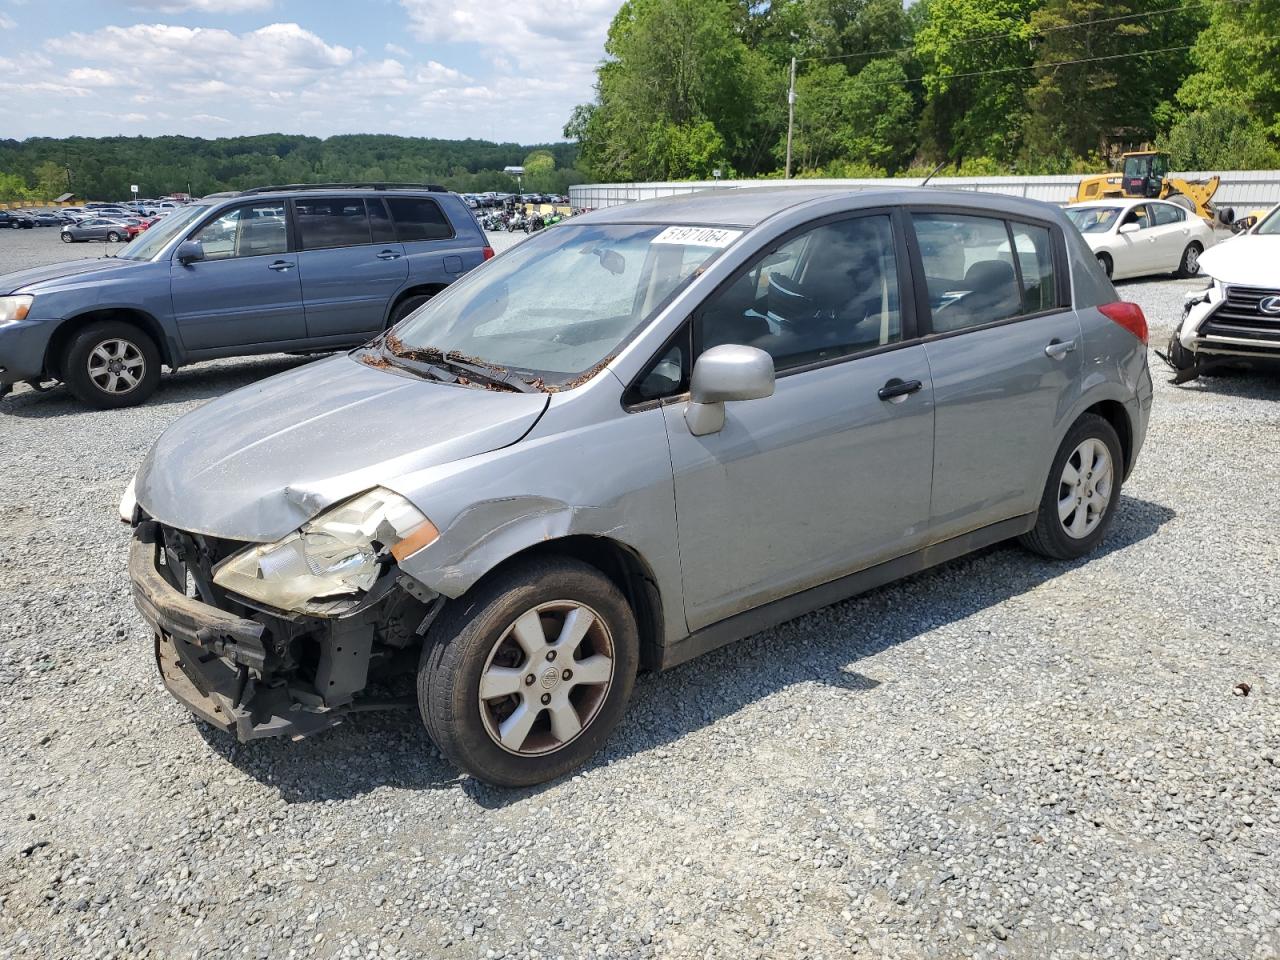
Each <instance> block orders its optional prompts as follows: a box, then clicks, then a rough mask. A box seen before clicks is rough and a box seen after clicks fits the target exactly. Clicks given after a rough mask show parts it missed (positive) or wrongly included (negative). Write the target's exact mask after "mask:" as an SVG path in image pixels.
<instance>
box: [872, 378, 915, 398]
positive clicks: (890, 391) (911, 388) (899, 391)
mask: <svg viewBox="0 0 1280 960" xmlns="http://www.w3.org/2000/svg"><path fill="white" fill-rule="evenodd" d="M923 386H924V384H923V383H921V382H920V381H919V380H900V379H898V378H897V377H894V378H893V379H892V380H890V381H889V382H888V383H886V384H885V385H884V386H883V387H881V388H880V391H879V393H878V394H877V396H879V397H880V399H881V400H888V401H889V402H890V403H901V402H902V401H903V400H905V399H907V397H908V396H910V395H911V394H913V393H915V392H916V391H917V390H919V389H920V388H921V387H923Z"/></svg>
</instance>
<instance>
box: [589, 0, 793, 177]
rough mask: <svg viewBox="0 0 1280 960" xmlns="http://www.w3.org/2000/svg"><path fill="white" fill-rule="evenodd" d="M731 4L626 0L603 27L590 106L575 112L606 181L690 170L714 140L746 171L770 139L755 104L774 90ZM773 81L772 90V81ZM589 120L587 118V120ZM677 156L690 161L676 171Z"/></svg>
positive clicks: (699, 0) (761, 58)
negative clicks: (602, 52) (602, 54)
mask: <svg viewBox="0 0 1280 960" xmlns="http://www.w3.org/2000/svg"><path fill="white" fill-rule="evenodd" d="M739 15H740V11H739V9H738V8H737V6H736V5H735V3H734V0H628V2H626V3H624V4H623V5H622V8H621V9H620V10H619V11H618V14H617V16H615V17H614V19H613V22H612V24H611V25H610V27H609V35H608V39H607V41H606V42H605V53H606V54H607V56H608V57H609V59H608V60H607V61H606V62H605V63H604V64H602V65H601V67H600V69H599V70H598V71H597V82H596V94H597V101H596V104H595V106H594V109H587V110H582V109H580V110H578V111H575V114H574V118H573V119H572V120H571V124H572V125H573V129H574V132H576V133H580V136H581V144H582V152H583V157H584V159H585V161H586V162H587V163H588V164H589V165H590V166H591V168H592V170H593V171H594V172H596V173H597V174H598V175H600V176H601V177H602V178H609V179H628V180H630V179H652V178H654V177H658V176H665V177H672V176H694V175H696V171H695V169H694V167H701V166H702V163H701V161H700V160H698V159H696V158H698V157H700V156H701V155H702V152H703V150H704V149H705V148H706V147H707V145H708V144H709V143H710V142H712V140H711V138H709V137H708V136H707V130H706V128H705V126H704V124H710V126H711V128H712V129H713V130H714V131H715V134H716V136H717V137H719V139H720V141H721V142H722V143H723V149H724V151H725V152H726V153H727V154H728V156H727V157H725V160H727V161H728V162H729V163H731V164H732V165H733V166H735V167H739V168H746V169H748V170H750V169H752V168H753V166H754V164H753V159H754V158H757V157H762V156H764V155H765V154H766V153H767V146H768V143H769V141H771V140H772V137H771V136H768V135H767V134H768V132H769V131H768V129H767V126H766V125H765V123H766V122H767V121H765V122H762V118H761V117H760V116H759V114H758V113H757V111H756V110H755V109H754V108H755V106H756V104H757V103H759V102H761V101H762V99H763V98H762V97H761V96H760V94H761V91H762V90H765V89H767V88H768V87H769V86H770V83H771V80H770V74H771V73H773V74H775V75H776V74H777V71H776V70H773V71H771V70H770V69H769V65H768V62H767V58H765V57H764V56H763V55H762V54H760V53H759V52H758V51H755V50H752V49H751V48H749V47H748V46H747V45H746V44H745V43H744V42H743V40H742V38H741V37H740V36H739V34H738V32H737V30H736V27H737V25H738V22H739ZM772 84H773V86H774V87H775V88H776V87H777V86H778V81H777V80H776V79H774V80H772ZM584 120H585V122H584ZM681 158H687V159H688V160H689V163H690V164H692V166H690V167H688V168H681V167H680V165H679V164H680V163H681Z"/></svg>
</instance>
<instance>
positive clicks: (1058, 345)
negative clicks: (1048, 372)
mask: <svg viewBox="0 0 1280 960" xmlns="http://www.w3.org/2000/svg"><path fill="white" fill-rule="evenodd" d="M1075 348H1076V342H1075V341H1074V340H1050V341H1049V345H1048V346H1047V347H1045V348H1044V355H1045V356H1046V357H1048V358H1049V359H1050V360H1061V359H1062V358H1063V357H1065V356H1066V355H1067V354H1068V353H1071V352H1072V351H1073V350H1075Z"/></svg>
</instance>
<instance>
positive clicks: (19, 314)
mask: <svg viewBox="0 0 1280 960" xmlns="http://www.w3.org/2000/svg"><path fill="white" fill-rule="evenodd" d="M35 302H36V298H35V297H33V296H30V295H23V296H18V297H0V323H17V322H18V321H19V320H25V319H27V314H29V313H30V312H31V304H33V303H35Z"/></svg>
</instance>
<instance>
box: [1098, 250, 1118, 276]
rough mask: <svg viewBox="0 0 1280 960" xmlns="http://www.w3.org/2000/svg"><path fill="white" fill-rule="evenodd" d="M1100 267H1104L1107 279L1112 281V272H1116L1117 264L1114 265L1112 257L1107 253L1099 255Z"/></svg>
mask: <svg viewBox="0 0 1280 960" xmlns="http://www.w3.org/2000/svg"><path fill="white" fill-rule="evenodd" d="M1098 265H1099V266H1100V267H1102V269H1103V271H1104V272H1105V273H1106V275H1107V279H1108V280H1110V279H1111V274H1112V271H1114V270H1115V264H1114V263H1112V261H1111V257H1110V256H1109V255H1108V254H1105V253H1100V254H1098Z"/></svg>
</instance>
